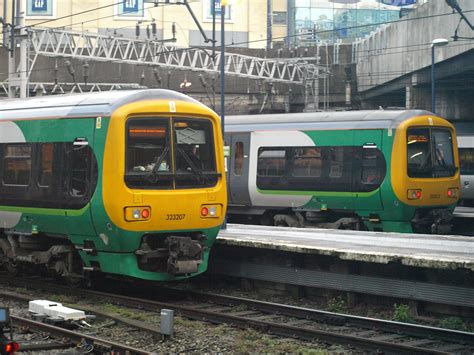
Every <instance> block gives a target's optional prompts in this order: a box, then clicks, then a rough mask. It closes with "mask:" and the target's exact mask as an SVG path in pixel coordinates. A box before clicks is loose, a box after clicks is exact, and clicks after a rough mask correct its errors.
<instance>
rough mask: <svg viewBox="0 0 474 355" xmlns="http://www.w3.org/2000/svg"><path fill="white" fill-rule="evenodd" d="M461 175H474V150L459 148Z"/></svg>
mask: <svg viewBox="0 0 474 355" xmlns="http://www.w3.org/2000/svg"><path fill="white" fill-rule="evenodd" d="M459 161H460V163H461V175H474V148H459Z"/></svg>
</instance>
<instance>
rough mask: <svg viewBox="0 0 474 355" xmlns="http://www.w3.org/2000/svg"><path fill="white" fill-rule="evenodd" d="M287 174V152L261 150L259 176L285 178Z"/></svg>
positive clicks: (258, 165)
mask: <svg viewBox="0 0 474 355" xmlns="http://www.w3.org/2000/svg"><path fill="white" fill-rule="evenodd" d="M285 172H286V152H285V150H284V149H281V148H277V149H275V148H261V149H259V152H258V162H257V175H259V176H283V175H285Z"/></svg>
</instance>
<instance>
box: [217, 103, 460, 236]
mask: <svg viewBox="0 0 474 355" xmlns="http://www.w3.org/2000/svg"><path fill="white" fill-rule="evenodd" d="M225 123H226V125H225V132H226V136H225V139H226V144H229V145H230V147H231V154H230V163H229V173H228V185H229V191H230V193H229V206H228V215H229V217H230V219H229V220H230V221H234V222H245V221H250V222H257V223H261V224H270V225H273V224H276V225H286V226H293V227H304V226H316V227H326V228H347V229H369V230H374V231H389V232H425V233H448V232H449V231H450V227H451V218H452V211H453V209H454V207H455V205H456V202H457V201H458V199H459V188H460V183H459V159H458V150H457V141H456V132H455V129H454V127H453V126H452V125H451V124H450V123H449V122H448V121H446V120H444V119H442V118H440V117H438V116H436V115H434V114H432V113H430V112H427V111H421V110H406V111H383V110H378V111H351V112H319V113H318V112H316V113H298V114H275V115H253V116H229V117H226V121H225Z"/></svg>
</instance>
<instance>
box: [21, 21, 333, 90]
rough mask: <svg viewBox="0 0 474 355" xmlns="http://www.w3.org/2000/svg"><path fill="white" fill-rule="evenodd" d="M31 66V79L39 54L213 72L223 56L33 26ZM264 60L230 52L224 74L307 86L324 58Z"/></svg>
mask: <svg viewBox="0 0 474 355" xmlns="http://www.w3.org/2000/svg"><path fill="white" fill-rule="evenodd" d="M28 32H29V36H28V38H29V41H30V48H29V50H30V54H31V62H30V66H29V72H28V77H29V76H30V75H29V74H31V70H32V68H33V66H34V63H35V61H36V58H37V57H38V56H39V55H42V56H49V57H69V58H75V59H83V60H94V61H105V62H116V63H128V64H139V65H150V66H159V67H164V68H169V69H177V70H191V71H201V72H209V73H217V72H218V71H219V64H218V63H220V55H221V54H220V52H216V58H215V60H214V61H213V60H212V58H211V55H209V53H207V51H206V50H204V49H202V48H178V47H174V46H165V45H164V44H163V43H161V42H160V41H154V40H143V39H131V38H122V37H113V36H110V35H101V34H95V33H87V32H74V31H63V30H56V29H45V28H44V29H43V28H36V27H34V28H29V29H28ZM311 59H312V60H314V62H316V64H314V63H310V61H309V60H308V58H304V59H302V58H275V59H264V58H257V57H251V56H246V55H241V54H235V53H225V74H227V75H234V76H238V77H241V78H249V79H258V80H265V81H267V82H272V83H277V82H278V83H286V84H296V85H303V86H304V85H306V83H307V82H308V81H312V80H314V81H315V82H316V83H317V79H318V78H319V75H320V71H324V70H325V68H324V67H323V66H320V65H318V64H317V63H318V60H319V58H317V57H315V58H311Z"/></svg>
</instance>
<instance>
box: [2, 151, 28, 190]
mask: <svg viewBox="0 0 474 355" xmlns="http://www.w3.org/2000/svg"><path fill="white" fill-rule="evenodd" d="M4 149H5V150H4V158H3V183H4V184H5V185H23V186H28V185H29V184H30V175H31V145H30V144H9V145H6V146H5V148H4Z"/></svg>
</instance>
